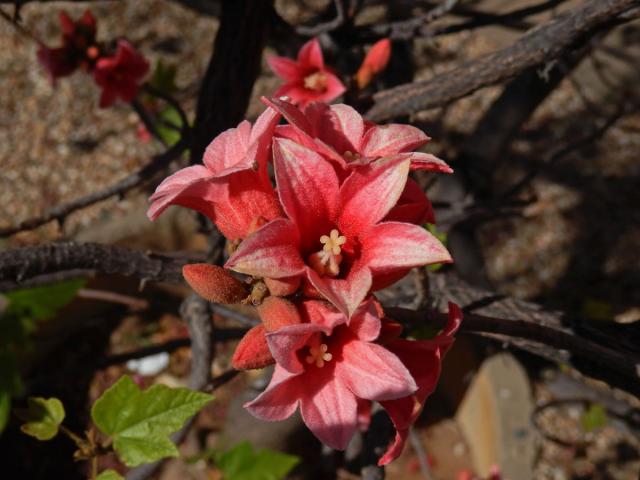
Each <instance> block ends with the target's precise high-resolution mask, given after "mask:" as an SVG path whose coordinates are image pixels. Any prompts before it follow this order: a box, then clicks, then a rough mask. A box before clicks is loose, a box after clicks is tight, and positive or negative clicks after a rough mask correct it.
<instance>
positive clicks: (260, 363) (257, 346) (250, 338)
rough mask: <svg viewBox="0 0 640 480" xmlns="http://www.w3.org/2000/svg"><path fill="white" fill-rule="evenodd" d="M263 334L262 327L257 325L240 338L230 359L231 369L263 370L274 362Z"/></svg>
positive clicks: (263, 329)
mask: <svg viewBox="0 0 640 480" xmlns="http://www.w3.org/2000/svg"><path fill="white" fill-rule="evenodd" d="M264 334H265V328H264V325H257V326H255V327H253V328H252V329H251V330H249V331H248V332H247V333H246V334H245V336H244V337H242V340H240V343H238V346H237V347H236V351H235V352H234V354H233V358H232V359H231V365H232V366H233V368H235V369H236V370H253V369H256V368H264V367H266V366H267V365H271V364H273V363H274V362H275V361H274V359H273V356H272V355H271V352H270V351H269V346H268V345H267V340H266V339H265V336H264Z"/></svg>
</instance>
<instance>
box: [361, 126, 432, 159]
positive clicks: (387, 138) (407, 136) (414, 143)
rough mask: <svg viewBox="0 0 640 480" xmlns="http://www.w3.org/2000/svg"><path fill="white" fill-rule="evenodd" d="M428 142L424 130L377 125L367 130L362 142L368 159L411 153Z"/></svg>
mask: <svg viewBox="0 0 640 480" xmlns="http://www.w3.org/2000/svg"><path fill="white" fill-rule="evenodd" d="M428 141H429V137H427V136H426V135H425V134H424V132H423V131H422V130H419V129H417V128H416V127H412V126H411V125H400V124H397V123H391V124H389V125H376V126H374V127H372V128H370V129H369V130H367V133H366V135H365V136H364V139H363V140H362V154H363V155H364V156H366V157H388V156H390V155H395V154H397V153H402V152H410V151H412V150H415V149H416V148H418V147H420V146H422V145H424V144H425V143H427V142H428Z"/></svg>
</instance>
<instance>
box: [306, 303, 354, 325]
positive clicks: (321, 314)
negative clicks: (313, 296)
mask: <svg viewBox="0 0 640 480" xmlns="http://www.w3.org/2000/svg"><path fill="white" fill-rule="evenodd" d="M300 308H301V313H302V316H303V318H304V320H305V321H307V322H309V323H313V324H315V325H319V326H320V327H322V329H323V331H325V332H331V331H333V329H334V328H335V327H337V326H338V325H342V324H343V323H347V317H345V316H344V313H342V312H339V311H337V310H336V309H335V307H333V306H331V304H329V303H327V302H323V301H318V300H306V301H304V302H302V304H301V305H300Z"/></svg>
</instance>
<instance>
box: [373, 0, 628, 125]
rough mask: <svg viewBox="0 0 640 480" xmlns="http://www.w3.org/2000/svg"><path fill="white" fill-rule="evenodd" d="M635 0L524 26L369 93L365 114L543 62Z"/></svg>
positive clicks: (428, 101) (425, 100)
mask: <svg viewBox="0 0 640 480" xmlns="http://www.w3.org/2000/svg"><path fill="white" fill-rule="evenodd" d="M638 3H639V0H590V1H588V2H585V3H584V4H582V5H580V6H579V7H576V8H575V9H573V10H572V11H570V12H567V13H564V14H561V15H558V16H557V17H555V18H553V19H551V20H550V21H548V22H547V23H545V24H544V25H541V26H538V27H536V28H533V29H531V30H529V31H528V32H527V33H526V34H525V35H523V36H522V37H520V38H519V39H518V40H517V41H516V42H515V43H513V44H512V45H510V46H508V47H506V48H503V49H502V50H498V51H496V52H493V53H491V54H488V55H485V56H483V57H481V58H478V59H476V60H471V61H468V62H465V63H463V64H462V65H460V66H459V67H457V68H455V69H453V70H451V71H449V72H447V73H444V74H441V75H438V76H436V77H434V78H432V79H430V80H425V81H422V82H413V83H410V84H405V85H400V86H398V87H394V88H391V89H388V90H384V91H382V92H378V93H377V94H375V95H374V102H375V103H374V105H373V107H372V108H371V109H370V110H369V111H368V112H367V114H366V116H367V117H368V118H369V119H370V120H373V121H380V120H386V119H389V118H393V117H396V116H399V115H406V114H411V113H415V112H418V111H421V110H428V109H431V108H435V107H440V106H443V105H446V104H447V103H449V102H452V101H453V100H456V99H458V98H461V97H464V96H466V95H469V94H471V93H473V92H475V91H476V90H478V89H480V88H483V87H487V86H490V85H494V84H496V83H499V82H502V81H504V80H507V79H509V78H512V77H514V76H515V75H517V74H519V73H520V72H522V71H524V70H526V69H528V68H531V67H535V66H537V65H541V64H545V63H548V62H550V61H552V60H554V59H555V58H557V57H558V56H560V55H562V54H563V53H564V52H565V51H566V50H567V49H569V48H571V47H572V46H574V45H576V44H577V43H580V41H581V40H583V39H585V38H589V37H590V36H591V35H593V33H594V32H595V31H598V30H599V29H602V28H604V27H606V26H607V25H608V24H610V23H611V22H612V21H613V20H614V19H616V17H618V16H619V15H620V14H621V13H623V12H625V11H627V10H629V9H630V8H632V7H634V6H637V5H638Z"/></svg>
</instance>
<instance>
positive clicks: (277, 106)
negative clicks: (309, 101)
mask: <svg viewBox="0 0 640 480" xmlns="http://www.w3.org/2000/svg"><path fill="white" fill-rule="evenodd" d="M261 100H262V103H264V104H265V105H267V106H269V107H271V108H273V109H274V110H276V111H278V112H279V113H280V114H281V115H282V116H283V117H284V118H285V119H286V120H287V122H289V123H290V124H291V125H293V126H294V127H295V128H297V129H298V130H299V131H300V132H301V133H304V134H307V135H311V132H312V127H311V124H310V123H309V120H307V117H306V116H305V115H304V113H302V111H301V110H300V109H299V108H298V107H296V106H295V105H294V104H293V103H291V102H290V101H288V100H284V99H282V98H278V97H274V98H267V97H262V98H261Z"/></svg>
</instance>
